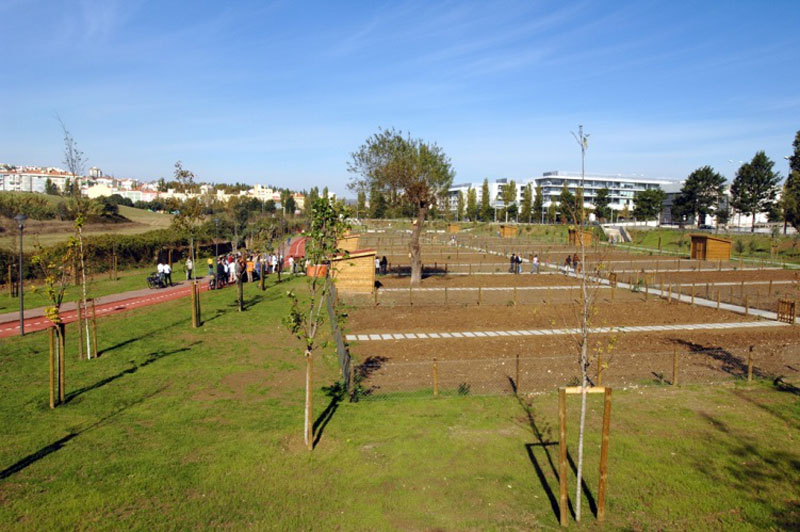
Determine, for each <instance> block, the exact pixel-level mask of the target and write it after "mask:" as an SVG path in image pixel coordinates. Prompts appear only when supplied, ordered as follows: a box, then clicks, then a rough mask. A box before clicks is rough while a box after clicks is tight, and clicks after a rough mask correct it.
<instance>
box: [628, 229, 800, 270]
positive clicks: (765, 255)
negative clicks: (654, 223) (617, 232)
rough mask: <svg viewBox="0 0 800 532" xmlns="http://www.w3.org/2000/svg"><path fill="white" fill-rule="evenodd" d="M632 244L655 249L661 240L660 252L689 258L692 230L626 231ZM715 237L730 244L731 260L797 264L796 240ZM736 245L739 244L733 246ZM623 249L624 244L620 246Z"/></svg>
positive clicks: (799, 256) (799, 247)
mask: <svg viewBox="0 0 800 532" xmlns="http://www.w3.org/2000/svg"><path fill="white" fill-rule="evenodd" d="M629 233H630V235H631V238H632V240H633V241H632V242H631V243H630V245H633V246H640V247H646V248H650V249H652V250H653V251H657V250H658V240H659V237H660V238H661V249H662V250H663V251H667V252H673V253H682V254H684V255H686V256H688V255H689V252H690V249H691V238H690V236H689V235H691V234H693V233H696V231H691V230H685V231H681V230H678V229H653V230H649V231H637V230H635V229H634V230H630V231H629ZM719 236H721V237H723V238H728V239H730V240H732V241H733V249H732V255H733V256H734V257H735V258H739V257H743V258H745V259H765V260H777V261H782V260H785V261H791V262H798V261H800V237H797V236H795V235H792V236H783V235H781V236H779V237H778V238H772V237H771V236H770V235H765V234H758V233H756V234H746V233H744V234H743V233H735V234H726V233H719ZM737 242H739V243H738V244H737ZM620 245H621V246H625V245H626V244H620ZM773 246H776V250H777V254H776V255H774V256H773V255H772V249H773Z"/></svg>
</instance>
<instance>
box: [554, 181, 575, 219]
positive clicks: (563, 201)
mask: <svg viewBox="0 0 800 532" xmlns="http://www.w3.org/2000/svg"><path fill="white" fill-rule="evenodd" d="M558 210H559V211H560V212H561V217H562V218H564V219H565V220H567V222H570V223H578V222H577V216H578V212H577V210H576V209H575V194H573V193H572V192H570V191H569V188H567V184H566V183H564V186H563V187H562V188H561V194H559V195H558Z"/></svg>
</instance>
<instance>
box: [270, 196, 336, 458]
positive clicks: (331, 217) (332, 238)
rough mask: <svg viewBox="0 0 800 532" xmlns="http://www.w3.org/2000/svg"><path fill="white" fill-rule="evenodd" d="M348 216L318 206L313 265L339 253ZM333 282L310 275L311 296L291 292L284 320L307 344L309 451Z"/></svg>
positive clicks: (320, 202) (310, 254) (331, 206)
mask: <svg viewBox="0 0 800 532" xmlns="http://www.w3.org/2000/svg"><path fill="white" fill-rule="evenodd" d="M346 218H347V212H346V211H345V210H343V209H341V208H340V206H338V205H336V204H335V203H334V202H331V201H329V200H328V198H327V197H325V196H323V197H321V198H318V199H317V200H316V201H315V202H314V206H313V208H312V215H311V226H310V229H309V230H308V232H307V233H306V235H305V236H306V237H307V238H308V240H307V243H306V258H307V259H308V260H309V261H310V262H311V264H313V265H322V264H323V263H324V262H325V261H327V260H329V259H330V258H331V257H332V256H333V255H336V254H337V253H338V252H339V250H338V249H337V243H338V241H339V239H340V238H341V237H342V235H343V234H344V232H345V231H346V230H347V229H348V226H347V223H346V222H345V220H346ZM332 282H333V280H332V277H331V275H330V272H328V274H327V275H325V276H324V277H320V276H318V275H316V274H315V275H309V276H308V277H307V278H306V288H307V290H308V294H307V296H306V297H305V298H303V301H302V302H301V301H300V298H298V296H297V295H296V294H295V293H294V291H290V292H289V293H288V296H289V298H290V299H291V308H290V311H289V315H288V316H287V317H286V318H285V319H284V324H285V325H286V327H287V328H288V329H289V330H290V331H291V332H292V334H294V335H295V336H296V337H297V338H298V339H299V340H301V341H302V342H303V344H304V351H303V354H304V357H305V359H306V395H305V415H304V429H303V438H304V440H305V444H306V447H307V448H308V450H309V451H311V450H313V449H314V433H313V432H314V428H313V425H312V421H311V413H312V391H313V386H312V379H311V376H312V368H313V354H314V350H315V349H316V347H317V345H316V336H317V332H318V330H319V326H320V325H321V324H322V322H323V319H324V310H323V306H324V305H325V297H326V296H327V294H328V292H329V291H330V287H331V283H332Z"/></svg>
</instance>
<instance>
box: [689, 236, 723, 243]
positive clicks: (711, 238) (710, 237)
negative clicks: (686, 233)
mask: <svg viewBox="0 0 800 532" xmlns="http://www.w3.org/2000/svg"><path fill="white" fill-rule="evenodd" d="M690 236H691V237H692V239H695V238H698V239H699V238H705V239H707V240H716V241H718V242H727V243H728V244H730V243H731V242H733V241H732V240H731V239H730V238H722V237H721V236H715V235H706V234H694V235H690Z"/></svg>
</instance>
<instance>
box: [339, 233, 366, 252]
mask: <svg viewBox="0 0 800 532" xmlns="http://www.w3.org/2000/svg"><path fill="white" fill-rule="evenodd" d="M360 236H361V235H350V234H348V235H345V236H343V237H342V238H340V239H339V241H338V242H337V243H336V247H337V248H339V249H340V250H342V251H347V252H348V253H352V252H354V251H355V250H357V249H358V238H359V237H360Z"/></svg>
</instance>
